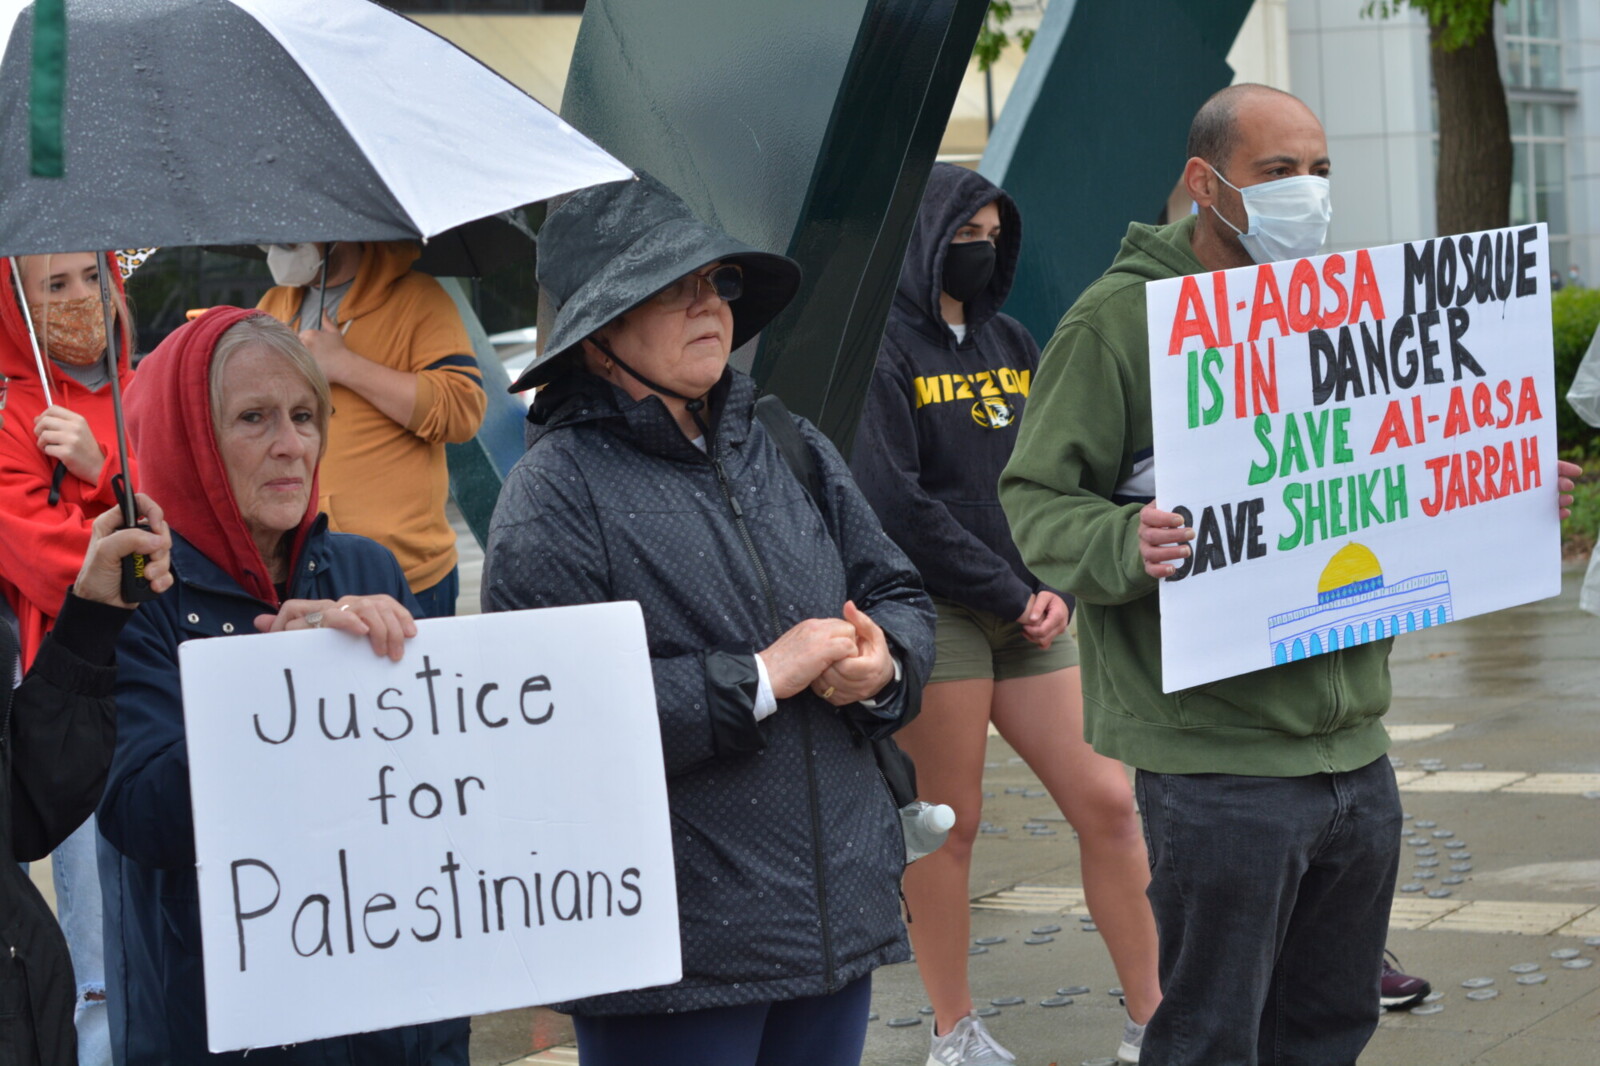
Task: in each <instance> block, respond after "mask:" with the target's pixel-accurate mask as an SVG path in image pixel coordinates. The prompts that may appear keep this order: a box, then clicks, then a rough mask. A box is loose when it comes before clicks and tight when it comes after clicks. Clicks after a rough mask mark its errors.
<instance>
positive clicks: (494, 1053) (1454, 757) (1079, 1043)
mask: <svg viewBox="0 0 1600 1066" xmlns="http://www.w3.org/2000/svg"><path fill="white" fill-rule="evenodd" d="M1580 577H1581V572H1572V573H1569V574H1567V576H1566V582H1565V588H1564V592H1563V595H1562V596H1561V597H1560V598H1559V599H1555V600H1550V601H1547V602H1545V603H1540V604H1533V605H1530V606H1526V607H1520V608H1517V609H1514V610H1510V611H1504V612H1501V613H1499V614H1495V615H1491V616H1487V617H1482V618H1475V619H1470V620H1468V621H1465V622H1459V623H1455V624H1453V625H1449V626H1446V627H1443V628H1441V629H1437V630H1431V631H1426V632H1423V633H1420V634H1415V635H1410V636H1404V637H1402V638H1400V640H1399V642H1398V643H1397V645H1396V648H1395V653H1394V658H1393V660H1392V661H1393V668H1394V669H1393V673H1394V686H1395V699H1394V706H1393V710H1392V711H1391V712H1390V715H1389V722H1390V731H1391V733H1392V734H1393V735H1394V737H1395V745H1394V749H1393V752H1392V758H1393V759H1394V761H1395V763H1396V773H1397V776H1398V779H1399V780H1400V782H1401V789H1402V796H1403V798H1404V802H1405V807H1406V811H1407V813H1408V814H1410V815H1411V820H1410V821H1409V822H1408V823H1407V825H1408V828H1411V830H1412V832H1411V839H1414V840H1416V841H1418V843H1416V844H1410V845H1407V846H1405V847H1404V849H1403V850H1404V852H1405V854H1404V856H1403V865H1402V867H1401V871H1400V882H1401V883H1402V884H1403V885H1416V886H1419V887H1420V890H1417V891H1412V892H1402V893H1399V894H1398V895H1397V899H1396V906H1395V917H1394V921H1393V930H1392V933H1391V936H1390V940H1389V944H1390V947H1391V948H1392V949H1393V950H1394V951H1395V952H1396V954H1397V955H1398V956H1399V957H1400V959H1401V960H1403V963H1404V967H1403V968H1404V969H1405V970H1406V972H1408V973H1413V974H1419V975H1422V976H1425V977H1427V978H1428V979H1429V980H1431V981H1432V982H1433V987H1434V990H1435V991H1436V992H1437V993H1441V994H1442V998H1441V999H1440V1000H1439V1001H1438V1002H1439V1005H1440V1006H1441V1007H1442V1008H1443V1009H1441V1010H1440V1011H1438V1012H1437V1013H1433V1014H1428V1015H1412V1014H1390V1015H1387V1016H1385V1017H1384V1019H1383V1021H1382V1023H1381V1024H1380V1026H1379V1028H1378V1032H1377V1034H1376V1036H1374V1038H1373V1040H1372V1043H1371V1044H1370V1045H1369V1047H1368V1049H1367V1052H1366V1054H1365V1055H1363V1056H1362V1059H1361V1062H1362V1066H1464V1064H1468V1063H1471V1064H1474V1066H1593V1064H1594V1063H1596V1062H1600V965H1593V966H1589V967H1587V968H1583V969H1570V968H1566V967H1564V966H1563V960H1560V959H1557V958H1553V957H1552V955H1551V953H1552V952H1556V951H1563V950H1566V951H1571V950H1576V951H1577V952H1578V955H1577V959H1576V960H1571V961H1578V962H1580V964H1581V962H1582V961H1587V960H1594V959H1596V958H1597V956H1600V948H1597V947H1596V946H1594V945H1589V944H1586V943H1585V939H1586V938H1595V937H1600V619H1596V618H1593V617H1591V616H1589V615H1585V614H1582V613H1580V612H1579V611H1578V610H1577V607H1576V603H1577V586H1578V581H1579V579H1580ZM1434 760H1437V762H1435V761H1434ZM988 763H989V766H988V770H987V772H986V774H985V788H986V791H988V792H992V793H994V798H993V799H991V800H989V801H988V802H987V804H986V806H985V810H984V817H985V818H986V820H988V821H989V822H991V823H992V824H994V825H996V826H1002V827H1005V829H1006V830H1007V831H1006V832H1004V833H986V834H984V835H982V836H980V837H979V839H978V842H977V849H976V859H975V863H974V869H973V878H972V896H973V900H974V904H973V923H972V932H973V936H974V938H978V937H982V938H991V937H1004V938H1005V940H1004V942H1002V943H997V944H992V945H990V946H989V949H988V951H987V952H986V953H985V954H982V955H977V956H974V957H973V958H972V959H971V960H970V962H971V974H972V987H973V993H974V995H975V997H976V998H977V1000H978V1003H979V1004H980V1005H986V1004H989V1003H990V1002H991V1001H993V1000H1003V999H1005V998H1006V997H1021V998H1022V1000H1023V1003H1022V1004H1021V1005H1017V1006H1009V1007H1004V1008H1002V1009H1001V1013H1000V1015H999V1016H997V1017H995V1018H992V1019H991V1020H990V1021H989V1025H990V1027H991V1030H992V1031H993V1032H994V1034H995V1035H996V1037H997V1038H998V1039H999V1040H1000V1041H1001V1042H1002V1043H1003V1044H1005V1045H1006V1046H1007V1047H1008V1048H1010V1049H1011V1051H1012V1052H1014V1053H1015V1054H1016V1055H1017V1060H1018V1062H1019V1063H1020V1064H1022V1066H1046V1064H1058V1066H1068V1064H1074V1066H1075V1064H1078V1063H1086V1062H1090V1061H1093V1060H1096V1059H1105V1058H1107V1057H1108V1056H1110V1055H1111V1054H1112V1053H1113V1052H1114V1050H1115V1048H1116V1045H1117V1039H1118V1036H1119V1034H1120V1032H1121V1026H1122V1012H1121V1009H1120V1008H1119V1007H1118V1005H1117V1000H1116V998H1115V997H1114V996H1112V995H1110V994H1109V991H1110V989H1112V988H1113V987H1115V984H1116V976H1115V974H1114V972H1113V971H1112V969H1111V964H1110V961H1109V959H1108V958H1107V956H1106V953H1105V949H1104V946H1103V944H1102V943H1101V941H1100V938H1099V936H1098V935H1096V934H1094V933H1090V932H1084V931H1081V928H1080V927H1081V925H1082V923H1080V921H1079V918H1080V917H1086V916H1087V915H1086V913H1085V912H1084V910H1083V907H1082V895H1081V893H1080V892H1079V891H1078V886H1079V885H1081V884H1082V881H1081V878H1080V875H1079V867H1078V856H1077V850H1076V848H1075V847H1074V846H1073V842H1072V835H1071V830H1070V829H1069V828H1068V827H1067V826H1066V825H1065V823H1064V822H1063V821H1061V816H1060V814H1059V812H1057V811H1056V809H1055V807H1054V805H1053V804H1051V802H1050V801H1049V799H1048V798H1045V797H1044V796H1043V791H1042V788H1041V787H1040V785H1039V782H1038V781H1037V779H1036V778H1034V777H1033V775H1032V774H1031V773H1030V772H1029V771H1028V769H1027V767H1025V766H1023V765H1021V763H1020V761H1018V760H1016V758H1015V756H1014V755H1013V754H1012V753H1011V751H1010V749H1009V748H1008V747H1007V746H1006V745H1005V743H1004V742H1003V741H1002V740H1000V739H999V738H997V737H996V738H991V739H990V741H989V758H988ZM1435 767H1437V769H1435ZM1418 821H1424V822H1433V823H1436V824H1434V825H1432V826H1422V827H1416V823H1417V822H1418ZM1030 823H1031V824H1034V825H1043V826H1046V827H1048V828H1050V829H1053V830H1055V834H1054V835H1034V834H1031V833H1029V832H1027V831H1026V830H1025V829H1024V826H1025V825H1028V824H1030ZM1441 833H1448V834H1453V835H1451V836H1447V837H1446V836H1439V835H1437V834H1441ZM1451 843H1462V844H1465V845H1466V846H1465V847H1455V848H1450V847H1446V846H1444V845H1447V844H1451ZM1429 847H1432V848H1433V849H1434V850H1435V851H1436V852H1437V853H1438V855H1437V856H1436V857H1437V858H1439V859H1440V860H1441V861H1440V864H1439V865H1438V866H1437V867H1419V866H1417V864H1416V860H1417V859H1418V858H1419V856H1418V855H1417V852H1418V851H1420V850H1426V849H1427V848H1429ZM1461 854H1466V855H1470V856H1471V858H1470V859H1469V860H1466V862H1467V863H1468V864H1470V865H1471V866H1472V869H1471V871H1469V872H1464V873H1461V874H1458V875H1452V873H1451V872H1450V871H1449V867H1450V866H1451V865H1462V862H1461V861H1460V859H1459V856H1460V855H1461ZM1419 870H1421V871H1422V872H1423V873H1429V872H1431V873H1433V874H1434V876H1433V877H1431V878H1426V877H1423V878H1418V877H1415V875H1416V873H1417V871H1419ZM1449 876H1461V877H1462V878H1463V881H1462V883H1461V884H1458V885H1453V886H1441V879H1442V878H1445V877H1449ZM1441 887H1448V889H1449V891H1450V892H1451V895H1450V896H1448V897H1445V898H1430V897H1429V896H1428V895H1427V891H1428V890H1434V891H1437V890H1439V888H1441ZM1052 925H1056V926H1060V927H1061V929H1060V931H1059V932H1056V933H1047V934H1040V935H1051V936H1053V937H1054V939H1053V940H1051V941H1050V942H1048V943H1043V944H1037V945H1029V944H1026V943H1024V941H1025V940H1026V939H1028V938H1030V937H1032V936H1034V935H1035V934H1034V932H1033V931H1034V930H1036V929H1044V928H1046V927H1048V926H1052ZM1526 963H1536V964H1538V966H1539V967H1540V969H1539V970H1538V971H1537V973H1538V974H1542V975H1545V977H1546V980H1545V981H1544V982H1543V983H1540V984H1519V983H1518V982H1517V977H1518V976H1519V975H1518V974H1514V973H1512V972H1511V970H1510V967H1512V966H1514V965H1518V964H1526ZM1484 977H1487V978H1493V979H1494V984H1493V985H1492V986H1490V987H1491V988H1492V989H1493V990H1495V991H1498V992H1499V995H1498V996H1497V997H1495V998H1493V999H1488V1000H1479V1001H1474V1000H1469V999H1468V998H1467V995H1466V993H1467V991H1468V990H1467V989H1466V988H1463V987H1462V982H1463V981H1466V980H1469V979H1472V978H1484ZM1073 986H1083V987H1087V988H1089V989H1090V991H1089V992H1088V993H1083V994H1077V995H1073V996H1071V997H1070V998H1071V999H1072V1000H1073V1002H1072V1004H1071V1005H1070V1006H1063V1007H1053V1008H1046V1007H1042V1006H1040V1005H1039V1003H1040V1001H1041V1000H1043V999H1046V998H1050V997H1054V996H1056V995H1057V993H1058V991H1059V990H1061V989H1067V988H1071V987H1073ZM926 1002H927V1001H926V999H925V998H924V996H923V993H922V986H921V982H920V981H919V979H918V977H917V973H916V967H915V966H914V965H901V966H891V967H888V968H886V969H884V970H880V971H879V972H878V974H877V977H876V988H875V993H874V998H873V1004H874V1008H875V1010H876V1011H877V1015H878V1016H877V1018H876V1019H875V1020H874V1021H873V1023H872V1024H871V1026H870V1027H869V1030H868V1036H867V1052H866V1057H865V1059H864V1062H865V1063H866V1064H867V1066H920V1064H921V1063H922V1062H923V1061H924V1059H925V1058H926V1055H927V1046H928V1034H929V1022H928V1019H927V1018H926V1017H925V1016H921V1015H918V1014H917V1010H918V1008H919V1007H922V1006H923V1005H924V1004H925V1003H926ZM907 1017H916V1018H920V1019H921V1023H920V1024H918V1025H915V1026H911V1027H908V1028H891V1027H889V1025H888V1024H887V1023H888V1022H889V1020H890V1019H896V1018H907ZM536 1020H537V1023H538V1024H539V1025H540V1026H541V1036H540V1039H539V1041H538V1042H536V1043H530V1042H529V1040H528V1034H529V1027H530V1026H532V1025H533V1024H535V1021H536ZM564 1042H565V1040H564V1039H563V1030H562V1028H561V1023H560V1019H559V1018H558V1017H556V1016H551V1015H548V1014H547V1013H546V1012H523V1011H518V1012H512V1013H510V1014H507V1015H498V1016H494V1017H491V1018H485V1019H480V1020H479V1025H478V1029H477V1031H476V1035H475V1039H474V1054H473V1061H474V1063H475V1064H480V1063H481V1064H489V1063H495V1064H498V1063H504V1062H509V1061H534V1062H546V1063H569V1064H570V1063H574V1062H576V1061H577V1058H576V1054H575V1053H574V1052H573V1051H572V1049H571V1048H570V1046H567V1047H554V1048H551V1049H550V1050H548V1051H545V1052H543V1053H542V1054H536V1055H535V1056H534V1057H533V1058H532V1059H531V1060H527V1059H525V1058H524V1056H527V1055H528V1053H529V1052H530V1051H537V1050H538V1049H539V1048H541V1047H549V1045H550V1044H551V1043H564Z"/></svg>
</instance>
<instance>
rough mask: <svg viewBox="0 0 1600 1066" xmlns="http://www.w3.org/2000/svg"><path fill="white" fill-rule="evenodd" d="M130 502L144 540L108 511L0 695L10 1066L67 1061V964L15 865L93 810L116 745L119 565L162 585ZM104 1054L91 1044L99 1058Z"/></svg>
mask: <svg viewBox="0 0 1600 1066" xmlns="http://www.w3.org/2000/svg"><path fill="white" fill-rule="evenodd" d="M138 502H139V510H140V513H141V514H143V515H145V516H146V518H147V519H148V521H149V523H150V526H149V528H148V529H124V530H120V531H119V530H118V528H117V527H118V524H119V521H120V518H121V516H120V515H118V514H117V513H116V512H114V511H107V512H106V513H104V514H102V515H101V516H100V517H99V518H97V519H95V521H94V522H93V523H92V525H91V527H90V538H89V546H88V552H87V554H86V555H85V556H84V559H83V565H82V567H80V568H79V570H78V574H77V578H76V580H74V581H73V583H72V586H71V587H70V588H68V589H66V590H65V592H66V594H65V597H64V598H63V599H62V601H61V602H60V603H59V604H58V605H57V606H58V608H59V609H58V610H57V612H56V613H55V620H56V625H55V627H54V628H53V629H52V630H51V632H50V634H49V635H47V636H46V637H45V638H44V639H43V640H42V641H41V642H40V644H39V647H38V648H36V649H35V654H34V659H33V665H32V666H31V667H30V668H29V670H28V673H27V676H26V677H24V678H23V679H22V682H21V684H20V685H19V686H18V687H17V689H16V690H15V691H13V690H12V689H11V686H9V685H7V686H5V687H4V688H3V689H0V774H3V775H4V777H3V780H0V914H4V915H5V916H6V917H5V931H4V940H3V943H4V946H5V948H6V949H8V950H7V951H6V953H5V955H4V956H0V1002H3V1003H5V1004H7V1005H8V1006H9V1005H11V1004H18V1003H23V1004H27V1009H23V1010H16V1011H9V1010H8V1011H6V1012H3V1013H0V1047H4V1048H5V1049H6V1050H7V1052H8V1054H7V1057H6V1061H7V1062H15V1063H19V1064H20V1066H70V1064H71V1063H74V1062H77V1061H79V1059H78V1039H77V1033H76V1031H75V1029H74V1025H73V1021H74V1014H75V1013H79V1012H75V1010H74V1001H75V1000H77V1001H78V1002H80V1003H81V998H80V997H79V996H78V995H77V989H76V985H75V982H74V980H73V967H72V965H71V956H70V954H69V951H68V947H67V944H66V942H65V940H64V938H63V937H62V933H61V929H60V928H59V927H58V925H57V923H56V918H55V916H54V915H53V914H51V913H50V905H49V904H48V903H46V902H45V901H44V897H43V896H41V895H40V894H39V890H38V889H37V888H35V887H34V885H33V882H32V881H30V880H29V879H28V875H27V873H26V872H25V870H24V868H23V867H22V866H20V865H18V863H19V860H20V861H21V862H27V861H30V860H34V859H39V858H43V857H44V856H45V855H48V854H50V852H51V851H52V850H54V849H55V848H56V847H57V845H59V844H60V843H61V842H62V841H63V840H65V839H67V837H68V836H69V835H70V834H71V833H72V832H73V831H74V829H76V828H77V827H78V826H80V825H82V824H83V821H84V819H86V818H88V817H90V816H91V815H92V814H93V813H94V806H95V804H96V803H98V802H99V800H100V789H101V787H102V786H103V785H104V784H105V779H106V768H107V767H109V766H110V765H111V750H112V746H113V745H114V744H115V742H116V704H115V701H114V700H113V698H112V687H113V685H114V684H115V682H116V674H117V669H116V642H117V635H118V633H120V632H121V630H122V627H123V626H124V625H125V624H126V623H127V621H128V619H129V618H130V617H132V615H133V607H134V606H136V605H135V604H130V603H126V602H124V601H123V600H122V597H121V595H120V591H121V562H122V558H123V557H125V556H126V555H128V554H129V553H130V552H142V553H143V554H144V555H145V556H146V564H145V576H146V578H147V579H148V580H149V582H150V585H151V588H152V590H153V591H155V592H160V591H162V590H164V589H166V588H169V587H170V586H171V585H172V574H171V568H170V559H169V552H170V549H171V545H172V541H171V538H170V536H169V535H168V533H167V528H166V523H165V522H163V521H162V517H161V509H160V508H159V507H157V506H156V505H155V504H154V503H153V502H151V500H150V498H149V497H147V496H141V497H140V498H139V501H138ZM15 654H16V644H15V641H14V640H13V637H12V634H11V631H10V629H9V628H8V627H5V626H0V659H6V660H9V659H11V658H14V657H15ZM58 854H59V853H58ZM58 900H59V896H58ZM101 1013H103V1011H101ZM104 1024H105V1023H104V1021H103V1020H102V1021H101V1022H100V1025H101V1026H102V1028H103V1026H104ZM106 1051H107V1049H106V1047H105V1044H104V1041H103V1040H102V1042H101V1046H100V1054H101V1055H102V1056H104V1055H105V1053H106Z"/></svg>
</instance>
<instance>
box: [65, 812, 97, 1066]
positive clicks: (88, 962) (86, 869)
mask: <svg viewBox="0 0 1600 1066" xmlns="http://www.w3.org/2000/svg"><path fill="white" fill-rule="evenodd" d="M99 838H100V833H99V831H98V830H97V829H96V827H95V820H94V818H93V816H91V817H90V818H89V820H88V821H87V822H85V823H83V824H82V825H80V826H79V827H78V828H77V829H76V830H75V831H74V832H73V834H72V835H71V836H69V837H68V838H67V839H66V840H63V841H62V842H61V845H60V846H59V847H57V848H56V850H55V852H54V853H53V854H52V855H51V856H50V871H51V876H52V877H53V878H54V880H55V889H56V916H57V919H58V920H59V921H60V923H61V932H62V934H63V935H64V936H65V937H66V939H67V950H68V951H69V952H71V954H72V972H73V975H74V976H75V977H76V978H77V989H78V999H77V1005H76V1008H75V1010H74V1012H73V1020H74V1021H75V1022H76V1023H77V1030H78V1063H79V1066H110V1062H111V1045H110V1034H109V1033H108V1031H107V1026H106V1001H105V998H104V997H105V995H106V965H105V950H104V944H105V941H104V933H103V931H102V928H101V913H100V912H101V907H100V863H99V859H98V857H97V854H96V851H97V841H98V840H99ZM91 993H92V994H94V995H95V996H96V997H97V998H95V999H89V998H87V997H88V995H90V994H91Z"/></svg>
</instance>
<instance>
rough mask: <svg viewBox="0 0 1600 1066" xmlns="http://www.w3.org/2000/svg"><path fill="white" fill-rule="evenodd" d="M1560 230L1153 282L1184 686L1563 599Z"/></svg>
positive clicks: (1153, 386)
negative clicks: (1187, 534) (1556, 293)
mask: <svg viewBox="0 0 1600 1066" xmlns="http://www.w3.org/2000/svg"><path fill="white" fill-rule="evenodd" d="M1549 276H1550V263H1549V255H1548V246H1547V244H1546V238H1545V227H1544V226H1543V225H1542V224H1541V225H1538V226H1527V227H1523V228H1519V229H1505V230H1497V231H1491V232H1487V233H1475V234H1466V235H1462V236H1458V237H1448V238H1440V239H1436V240H1429V241H1416V242H1413V243H1410V244H1402V245H1391V246H1388V247H1384V248H1373V249H1366V250H1362V251H1356V252H1343V253H1336V254H1331V255H1326V256H1319V257H1315V258H1311V259H1300V260H1290V261H1285V262H1281V263H1271V264H1267V265H1262V266H1250V267H1241V268H1238V269H1235V270H1228V271H1218V272H1217V273H1214V274H1200V275H1194V276H1191V277H1186V278H1172V279H1167V280H1163V281H1156V282H1151V283H1150V284H1149V285H1147V286H1146V287H1145V297H1146V301H1147V306H1148V327H1149V344H1150V395H1151V417H1152V421H1153V427H1154V446H1155V471H1156V503H1157V505H1158V506H1160V507H1161V508H1163V509H1164V510H1168V511H1177V512H1178V513H1180V514H1182V515H1183V516H1184V517H1185V520H1186V521H1187V522H1188V524H1189V525H1191V526H1192V527H1193V528H1194V529H1195V530H1196V534H1197V536H1196V539H1195V540H1194V541H1193V542H1192V547H1193V549H1194V551H1193V554H1192V556H1191V557H1190V559H1188V560H1187V561H1185V562H1184V564H1183V565H1182V566H1181V567H1180V568H1179V571H1178V574H1177V575H1176V576H1174V577H1172V578H1168V579H1166V580H1164V581H1163V582H1162V583H1161V641H1162V655H1161V671H1162V687H1163V688H1164V689H1165V691H1167V692H1173V691H1176V690H1178V689H1181V688H1188V687H1191V686H1194V685H1199V684H1204V683H1205V682H1208V681H1214V680H1216V679H1218V678H1223V677H1231V676H1234V675H1236V674H1242V673H1246V672H1248V671H1252V670H1259V669H1262V668H1264V667H1270V666H1273V665H1275V664H1279V663H1284V662H1290V661H1293V660H1296V659H1303V658H1306V657H1308V656H1312V655H1320V654H1325V653H1327V652H1331V651H1335V650H1338V649H1341V648H1348V647H1352V646H1354V645H1357V644H1364V643H1368V642H1371V641H1375V640H1382V639H1384V638H1387V637H1391V636H1393V635H1395V634H1396V633H1405V632H1411V631H1414V630H1418V629H1423V628H1427V627H1432V626H1436V625H1442V624H1444V623H1446V622H1450V621H1454V620H1455V619H1458V618H1467V617H1469V616H1472V615H1476V614H1483V613H1485V612H1488V611H1494V610H1499V609H1501V608H1503V607H1510V606H1513V605H1515V604H1519V603H1526V602H1528V601H1530V600H1537V599H1543V598H1544V597H1547V596H1553V595H1555V594H1556V593H1557V592H1559V591H1560V588H1561V552H1560V547H1559V545H1560V523H1559V521H1558V518H1557V513H1556V499H1555V497H1556V495H1557V492H1556V479H1555V463H1556V459H1557V455H1556V438H1555V411H1556V406H1555V405H1556V403H1557V399H1556V395H1555V380H1554V354H1553V351H1552V337H1551V329H1550V283H1549Z"/></svg>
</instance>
